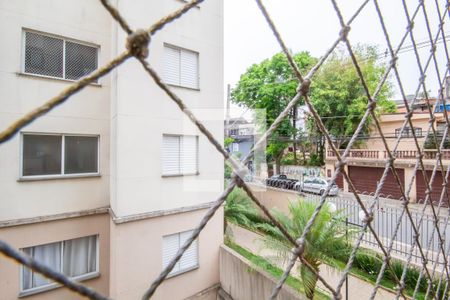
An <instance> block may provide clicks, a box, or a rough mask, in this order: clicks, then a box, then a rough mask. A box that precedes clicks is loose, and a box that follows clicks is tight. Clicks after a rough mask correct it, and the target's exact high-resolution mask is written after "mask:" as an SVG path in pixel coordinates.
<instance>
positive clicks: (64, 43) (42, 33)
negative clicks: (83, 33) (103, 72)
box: [20, 28, 100, 85]
mask: <svg viewBox="0 0 450 300" xmlns="http://www.w3.org/2000/svg"><path fill="white" fill-rule="evenodd" d="M27 32H30V33H34V34H40V35H43V36H47V37H51V38H55V39H60V40H62V41H63V66H62V67H63V71H62V73H63V77H57V76H49V75H41V74H36V73H29V72H25V45H26V33H27ZM66 42H71V43H76V44H80V45H83V46H88V47H92V48H95V49H97V69H98V68H99V63H100V45H97V44H93V43H89V42H85V41H80V40H77V39H72V38H68V37H64V36H61V35H57V34H51V33H47V32H42V31H38V30H34V29H29V28H22V41H21V43H22V45H21V57H20V73H21V74H24V75H29V76H35V77H42V78H50V79H57V80H63V81H70V82H75V81H78V80H79V79H76V80H75V79H68V78H66ZM81 78H82V77H81ZM92 84H94V85H100V82H99V79H98V80H96V81H94V82H93V83H92Z"/></svg>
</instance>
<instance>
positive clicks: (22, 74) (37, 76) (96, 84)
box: [16, 72, 102, 87]
mask: <svg viewBox="0 0 450 300" xmlns="http://www.w3.org/2000/svg"><path fill="white" fill-rule="evenodd" d="M16 74H17V75H18V76H24V77H32V78H41V79H50V80H56V81H63V82H70V83H74V82H77V80H72V79H66V78H60V77H53V76H46V75H39V74H32V73H24V72H17V73H16ZM89 85H92V86H96V87H101V86H102V85H101V83H98V82H92V83H89Z"/></svg>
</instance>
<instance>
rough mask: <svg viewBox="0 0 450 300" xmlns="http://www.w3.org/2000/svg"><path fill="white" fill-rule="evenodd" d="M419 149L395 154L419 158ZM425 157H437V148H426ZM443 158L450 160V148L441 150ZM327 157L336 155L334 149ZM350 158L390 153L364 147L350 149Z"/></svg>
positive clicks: (380, 155)
mask: <svg viewBox="0 0 450 300" xmlns="http://www.w3.org/2000/svg"><path fill="white" fill-rule="evenodd" d="M339 153H340V154H341V155H342V154H343V153H344V150H339ZM417 153H418V152H417V150H398V151H395V152H394V156H395V157H396V158H397V159H416V158H417ZM422 153H423V158H424V159H436V155H437V150H424V151H423V152H422ZM441 154H442V159H446V160H447V159H448V160H450V150H449V149H445V150H442V151H441ZM327 157H336V155H335V153H334V152H333V151H332V150H327ZM348 157H350V158H367V159H379V158H387V157H388V153H387V151H386V150H363V149H354V150H350V153H349V155H348Z"/></svg>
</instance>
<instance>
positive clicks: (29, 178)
mask: <svg viewBox="0 0 450 300" xmlns="http://www.w3.org/2000/svg"><path fill="white" fill-rule="evenodd" d="M95 177H102V174H100V173H89V174H67V175H42V176H40V175H37V176H24V177H20V178H19V179H17V181H18V182H26V181H41V180H59V179H76V178H95Z"/></svg>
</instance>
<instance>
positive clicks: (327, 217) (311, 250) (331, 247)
mask: <svg viewBox="0 0 450 300" xmlns="http://www.w3.org/2000/svg"><path fill="white" fill-rule="evenodd" d="M316 208H317V204H315V203H313V202H309V201H300V200H299V201H294V202H291V203H290V205H289V212H290V215H289V216H288V215H286V214H284V213H283V212H280V211H277V210H272V214H273V216H274V217H275V219H276V220H277V221H278V222H280V223H281V224H282V225H283V226H284V227H285V228H286V229H287V232H288V233H289V234H290V235H291V236H292V237H295V238H299V237H300V236H301V235H302V233H303V231H304V229H305V227H306V224H307V223H308V220H309V219H310V218H311V216H312V214H313V213H314V211H315V209H316ZM342 224H343V223H342V219H341V217H339V214H336V213H333V212H332V211H331V210H330V207H329V206H328V205H325V206H324V207H322V209H321V211H320V212H319V214H318V216H317V218H316V220H315V222H314V224H313V226H312V227H311V230H310V232H309V233H308V234H307V235H306V243H305V250H304V252H303V257H304V258H305V260H306V261H308V263H309V265H310V266H311V267H312V268H313V269H314V270H315V271H316V272H317V273H318V272H319V267H320V265H321V263H322V262H326V263H329V264H334V259H333V258H336V257H339V256H340V255H342V253H341V252H343V251H347V247H346V246H347V244H346V241H345V227H344V226H343V225H342ZM262 242H263V246H265V248H268V249H272V250H274V251H275V253H276V255H277V257H278V258H282V259H283V260H284V261H287V260H288V259H290V258H291V255H292V243H291V242H290V241H289V240H288V239H287V238H286V237H285V236H284V235H283V234H282V233H281V231H280V230H279V229H278V228H276V227H274V228H273V230H270V233H269V234H267V235H265V236H264V237H263V238H262ZM298 271H299V273H300V277H301V279H302V283H303V286H304V291H305V294H306V297H308V299H313V297H314V291H315V287H316V284H317V280H318V278H317V276H316V275H315V274H314V273H313V272H312V271H311V270H310V269H308V268H307V267H306V266H305V265H304V264H299V267H298Z"/></svg>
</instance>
